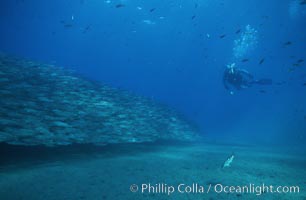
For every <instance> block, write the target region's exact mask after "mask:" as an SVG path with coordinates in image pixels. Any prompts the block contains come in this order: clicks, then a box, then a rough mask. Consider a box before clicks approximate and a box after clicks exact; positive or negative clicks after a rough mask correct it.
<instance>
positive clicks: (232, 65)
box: [227, 63, 236, 74]
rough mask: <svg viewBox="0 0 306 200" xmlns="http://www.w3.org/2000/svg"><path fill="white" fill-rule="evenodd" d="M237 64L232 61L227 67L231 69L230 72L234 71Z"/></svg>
mask: <svg viewBox="0 0 306 200" xmlns="http://www.w3.org/2000/svg"><path fill="white" fill-rule="evenodd" d="M235 66H236V63H232V64H230V65H227V68H228V69H229V72H230V73H231V74H233V73H234V68H235Z"/></svg>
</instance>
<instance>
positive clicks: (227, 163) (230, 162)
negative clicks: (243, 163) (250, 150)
mask: <svg viewBox="0 0 306 200" xmlns="http://www.w3.org/2000/svg"><path fill="white" fill-rule="evenodd" d="M234 158H235V156H234V154H232V155H231V156H230V157H228V158H227V159H226V161H225V162H224V163H223V165H222V168H225V167H230V166H231V164H232V162H233V160H234Z"/></svg>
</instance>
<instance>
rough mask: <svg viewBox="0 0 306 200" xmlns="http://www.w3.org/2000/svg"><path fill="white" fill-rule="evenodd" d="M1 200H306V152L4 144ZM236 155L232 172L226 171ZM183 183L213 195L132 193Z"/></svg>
mask: <svg viewBox="0 0 306 200" xmlns="http://www.w3.org/2000/svg"><path fill="white" fill-rule="evenodd" d="M0 150H1V159H0V199H1V200H17V199H18V200H61V199H67V200H85V199H90V200H91V199H93V200H96V199H97V200H104V199H112V200H117V199H120V200H123V199H130V200H134V199H135V200H137V199H177V200H179V199H209V200H212V199H294V200H295V199H297V200H298V199H302V200H305V199H306V192H305V189H306V156H305V152H301V151H299V150H298V149H295V150H292V149H291V148H288V149H284V148H281V147H279V148H276V147H274V148H271V147H270V148H263V147H255V146H242V145H224V144H223V145H221V144H212V143H197V144H164V143H163V144H126V145H113V146H108V147H92V146H76V147H60V148H42V147H35V148H24V147H11V146H6V145H2V146H1V148H0ZM231 152H234V153H235V159H234V162H233V163H232V166H231V167H230V168H226V169H221V167H220V166H221V165H222V164H223V162H224V161H225V160H226V158H227V157H228V156H229V155H230V154H231ZM148 183H151V185H155V184H158V183H160V184H162V183H163V184H167V185H168V186H169V185H172V186H174V187H175V190H177V188H176V186H177V185H179V184H180V183H183V184H186V185H192V183H198V185H202V186H204V190H205V192H206V191H207V189H208V186H209V185H210V184H212V187H211V190H210V192H209V193H208V194H207V193H189V194H186V193H184V194H183V193H179V192H178V191H175V192H174V193H173V194H171V195H170V196H168V195H167V194H165V193H150V194H149V193H148V192H147V191H146V192H145V193H143V194H142V193H141V192H140V191H138V192H135V193H133V192H131V191H130V185H131V184H137V185H139V187H141V184H148ZM250 183H251V184H255V185H261V184H262V183H265V184H266V185H274V186H292V185H293V186H299V187H300V192H299V193H294V194H288V193H287V194H275V193H274V194H271V193H263V194H262V195H259V196H258V195H256V194H254V193H253V194H239V193H233V194H225V193H220V194H218V193H216V192H214V190H213V187H214V185H215V184H222V185H224V186H225V185H229V186H232V185H233V186H244V185H249V184H250Z"/></svg>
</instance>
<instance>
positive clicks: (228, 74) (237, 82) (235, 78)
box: [223, 68, 254, 90]
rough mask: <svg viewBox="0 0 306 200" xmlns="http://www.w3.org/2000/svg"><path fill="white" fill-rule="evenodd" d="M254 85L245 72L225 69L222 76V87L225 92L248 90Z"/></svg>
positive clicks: (250, 77)
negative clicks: (233, 89)
mask: <svg viewBox="0 0 306 200" xmlns="http://www.w3.org/2000/svg"><path fill="white" fill-rule="evenodd" d="M252 83H254V77H253V76H252V75H251V74H250V73H249V72H247V71H246V70H242V69H236V68H227V69H226V70H225V71H224V74H223V85H224V87H225V88H226V89H227V90H231V87H234V88H235V89H237V90H240V89H243V88H248V87H250V86H251V85H252Z"/></svg>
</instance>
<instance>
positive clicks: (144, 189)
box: [130, 183, 300, 196]
mask: <svg viewBox="0 0 306 200" xmlns="http://www.w3.org/2000/svg"><path fill="white" fill-rule="evenodd" d="M130 191H131V192H133V193H136V192H140V193H142V194H165V195H171V194H174V193H181V194H208V193H218V194H220V193H225V194H255V195H257V196H259V195H262V194H263V193H271V194H273V193H275V194H286V193H293V194H294V193H299V192H300V187H299V186H276V185H266V184H264V183H263V184H260V185H255V184H252V183H250V184H249V185H223V184H219V183H217V184H208V185H203V184H199V183H192V184H184V183H180V184H177V185H171V184H166V183H157V184H152V183H142V184H139V185H137V184H132V185H131V186H130Z"/></svg>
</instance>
